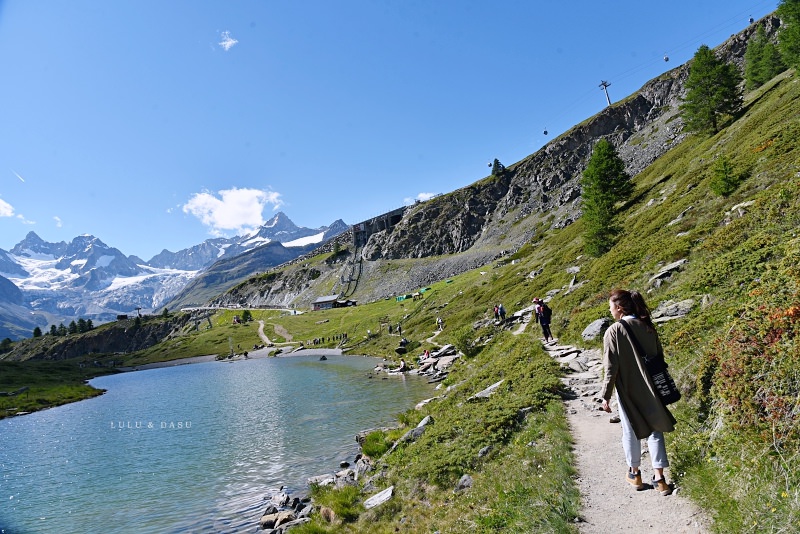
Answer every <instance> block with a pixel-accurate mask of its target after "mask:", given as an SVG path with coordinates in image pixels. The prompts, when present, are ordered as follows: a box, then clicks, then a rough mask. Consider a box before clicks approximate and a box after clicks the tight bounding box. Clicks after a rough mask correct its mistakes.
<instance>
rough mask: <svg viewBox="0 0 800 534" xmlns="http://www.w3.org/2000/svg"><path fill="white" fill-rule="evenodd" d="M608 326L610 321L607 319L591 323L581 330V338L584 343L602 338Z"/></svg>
mask: <svg viewBox="0 0 800 534" xmlns="http://www.w3.org/2000/svg"><path fill="white" fill-rule="evenodd" d="M610 324H611V320H610V319H609V318H608V317H603V318H602V319H597V320H596V321H592V322H591V323H589V326H587V327H586V328H584V329H583V332H581V337H582V338H583V339H585V340H586V341H593V340H595V339H597V338H598V337H600V336H602V335H603V333H604V332H605V331H606V329H607V328H608V326H609V325H610Z"/></svg>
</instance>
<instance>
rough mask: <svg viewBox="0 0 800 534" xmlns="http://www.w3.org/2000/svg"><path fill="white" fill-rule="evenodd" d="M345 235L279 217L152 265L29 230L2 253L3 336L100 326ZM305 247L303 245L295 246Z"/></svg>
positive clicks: (84, 241)
mask: <svg viewBox="0 0 800 534" xmlns="http://www.w3.org/2000/svg"><path fill="white" fill-rule="evenodd" d="M347 229H348V226H347V225H346V224H345V223H344V222H343V221H342V220H341V219H339V220H337V221H334V222H333V223H331V224H330V225H328V226H323V227H320V228H305V227H299V226H297V225H296V224H294V223H293V222H292V221H291V219H289V217H288V216H286V215H285V214H284V213H282V212H280V213H278V214H276V215H275V216H274V217H273V218H272V219H270V220H269V221H267V222H266V223H265V224H264V225H263V226H261V227H259V228H258V229H256V230H255V231H254V232H252V233H250V234H247V235H244V236H235V237H232V238H212V239H209V240H206V241H204V242H203V243H200V244H199V245H195V246H193V247H189V248H187V249H183V250H181V251H178V252H176V253H172V252H169V251H167V250H166V249H165V250H163V251H162V252H161V253H160V254H157V255H156V256H154V257H153V258H152V259H151V260H150V261H149V262H143V261H142V260H141V259H140V258H138V257H136V256H126V255H125V254H123V253H122V252H121V251H120V250H119V249H117V248H114V247H110V246H108V245H107V244H105V243H104V242H103V241H101V240H100V239H99V238H97V237H95V236H92V235H89V234H83V235H80V236H76V237H75V238H73V239H72V240H71V241H70V242H69V243H67V242H65V241H59V242H55V243H49V242H47V241H44V240H43V239H42V238H41V237H39V236H38V235H37V234H36V233H35V232H33V231H30V232H28V234H27V235H26V236H25V238H24V239H23V240H22V241H20V242H19V243H17V244H16V245H15V246H14V247H13V248H12V249H11V251H8V252H6V251H4V250H0V276H1V277H2V280H3V283H2V287H3V291H2V293H0V311H2V312H3V321H2V323H0V338H4V337H9V338H10V339H12V340H13V339H17V338H21V337H26V336H28V335H30V333H31V332H32V330H33V326H39V327H41V328H42V329H46V328H47V326H48V325H49V324H58V323H59V322H64V323H66V322H69V321H70V320H76V319H78V318H80V317H83V318H86V319H92V320H93V321H94V322H95V323H96V324H99V323H102V322H106V321H111V320H114V319H115V317H116V316H117V315H120V314H128V313H130V312H131V311H133V310H135V309H142V310H145V311H146V312H150V311H152V310H157V309H160V308H161V307H163V306H164V305H165V304H167V303H168V302H169V301H170V300H172V299H173V298H174V297H175V296H176V295H178V294H179V293H180V292H181V291H182V290H183V289H184V288H185V287H186V286H187V284H189V283H190V281H191V280H192V279H193V278H195V277H196V276H198V275H199V274H200V273H202V272H203V271H204V270H206V269H212V268H213V266H214V265H215V264H216V263H218V262H223V264H224V265H228V266H231V265H232V262H231V261H230V260H231V259H232V258H236V257H238V256H240V255H245V254H247V253H249V252H252V251H253V250H256V249H258V248H260V247H266V248H265V249H264V250H263V251H262V252H261V253H260V254H259V255H258V258H259V260H260V261H261V262H262V263H261V265H253V264H252V262H248V260H247V259H244V260H242V264H243V266H246V267H244V268H238V269H232V270H233V271H235V272H236V273H238V276H239V277H241V276H247V275H249V274H253V273H255V272H258V271H259V270H263V269H264V268H266V267H268V266H273V265H276V262H277V263H281V262H284V261H288V260H290V259H292V258H294V257H296V256H298V255H301V254H304V253H306V252H307V251H308V250H309V249H310V248H313V247H314V246H316V245H317V244H318V243H320V242H323V241H324V240H326V239H330V238H331V237H333V236H335V235H338V234H339V233H341V232H344V231H346V230H347ZM281 241H285V242H286V243H287V245H289V246H287V247H284V246H283V245H281ZM300 241H302V242H303V244H300V245H293V244H292V243H294V242H300ZM270 253H271V254H272V255H273V256H274V257H270ZM234 263H235V262H234ZM212 272H216V273H217V279H218V280H224V281H229V280H233V279H238V278H237V277H236V276H233V275H232V276H228V277H224V276H219V270H218V269H216V270H214V269H212ZM242 273H244V274H242ZM11 286H13V287H14V288H16V290H17V291H12V290H11ZM211 292H212V293H214V294H216V293H215V292H214V291H211ZM12 296H13V298H12ZM211 296H213V295H211ZM32 325H33V326H32Z"/></svg>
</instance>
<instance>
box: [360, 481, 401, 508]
mask: <svg viewBox="0 0 800 534" xmlns="http://www.w3.org/2000/svg"><path fill="white" fill-rule="evenodd" d="M393 493H394V486H389V487H388V488H386V489H385V490H383V491H381V492H379V493H376V494H375V495H373V496H372V497H370V498H369V499H367V500H366V501H364V508H366V509H367V510H369V509H370V508H375V507H376V506H378V505H380V504H383V503H385V502H386V501H388V500H389V499H391V498H392V494H393Z"/></svg>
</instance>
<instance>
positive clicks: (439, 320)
mask: <svg viewBox="0 0 800 534" xmlns="http://www.w3.org/2000/svg"><path fill="white" fill-rule="evenodd" d="M436 326H438V327H439V330H444V321H442V318H441V317H437V318H436Z"/></svg>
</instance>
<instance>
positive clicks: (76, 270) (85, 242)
mask: <svg viewBox="0 0 800 534" xmlns="http://www.w3.org/2000/svg"><path fill="white" fill-rule="evenodd" d="M55 267H56V269H60V270H69V271H70V272H71V273H73V274H77V275H81V278H82V281H83V282H84V283H91V285H93V286H96V285H97V284H100V283H102V280H104V279H113V278H114V277H115V276H134V275H136V274H138V273H139V272H140V269H139V267H137V266H136V264H134V263H133V262H131V261H130V260H129V259H128V258H127V257H126V256H125V255H124V254H123V253H122V252H120V251H119V250H117V249H115V248H112V247H109V246H108V245H106V244H105V243H103V242H102V241H100V240H99V239H98V238H96V237H94V236H92V235H82V236H78V237H76V238H75V239H73V240H72V242H71V243H70V244H69V245H68V246H67V248H66V250H65V251H64V254H63V255H62V256H61V257H60V258H59V260H58V262H57V263H56V265H55Z"/></svg>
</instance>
